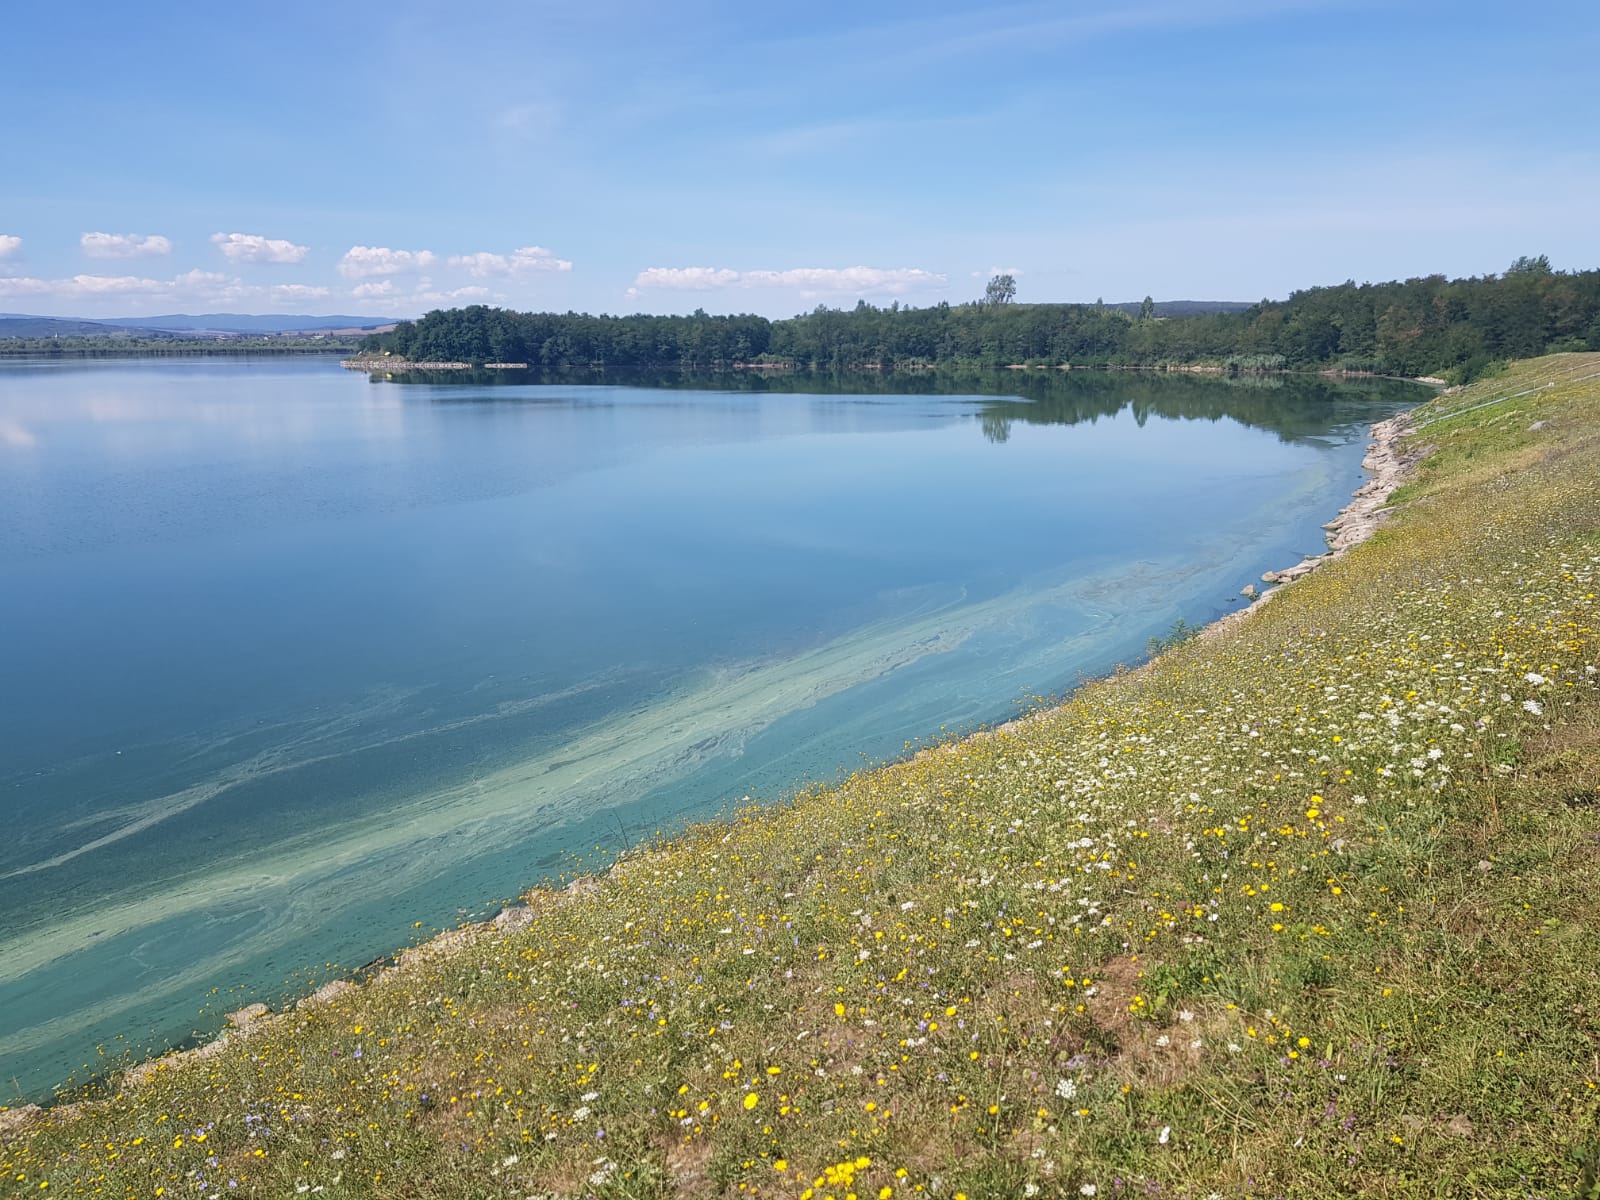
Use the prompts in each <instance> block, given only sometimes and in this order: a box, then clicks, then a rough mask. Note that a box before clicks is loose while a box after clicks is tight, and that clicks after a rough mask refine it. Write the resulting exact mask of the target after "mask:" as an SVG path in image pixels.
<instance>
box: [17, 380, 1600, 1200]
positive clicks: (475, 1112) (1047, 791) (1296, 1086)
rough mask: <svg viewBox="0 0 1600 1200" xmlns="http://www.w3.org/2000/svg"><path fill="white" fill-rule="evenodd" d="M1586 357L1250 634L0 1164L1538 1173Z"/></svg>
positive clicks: (302, 1188)
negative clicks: (1540, 423)
mask: <svg viewBox="0 0 1600 1200" xmlns="http://www.w3.org/2000/svg"><path fill="white" fill-rule="evenodd" d="M1596 373H1600V356H1595V355H1584V356H1579V355H1564V356H1557V357H1553V358H1547V359H1542V360H1539V361H1537V362H1533V363H1526V364H1520V365H1518V366H1516V367H1515V368H1514V369H1513V370H1512V371H1511V372H1510V373H1508V374H1506V375H1503V376H1500V377H1498V378H1496V379H1493V380H1490V381H1486V382H1484V383H1480V384H1478V385H1475V386H1474V387H1473V388H1471V389H1468V390H1467V391H1465V392H1462V393H1460V394H1457V395H1454V396H1450V397H1444V398H1441V399H1439V400H1436V401H1434V402H1433V403H1432V404H1431V405H1430V406H1428V408H1426V409H1424V410H1423V411H1422V412H1421V413H1419V418H1420V419H1421V420H1422V421H1425V422H1428V423H1427V424H1426V425H1425V426H1424V427H1423V428H1422V429H1421V431H1420V433H1419V434H1418V435H1417V440H1419V441H1424V442H1427V443H1430V444H1432V445H1434V446H1436V447H1437V449H1436V450H1435V452H1434V454H1433V455H1432V457H1431V458H1429V459H1428V460H1427V462H1426V463H1425V464H1424V466H1423V467H1422V468H1421V469H1420V471H1419V473H1418V475H1417V476H1416V478H1415V479H1414V481H1413V482H1412V483H1411V484H1410V485H1408V486H1407V487H1406V488H1405V489H1404V491H1403V493H1402V494H1401V495H1400V496H1399V497H1397V502H1400V503H1403V504H1404V508H1403V511H1402V512H1401V513H1400V514H1399V516H1398V517H1397V519H1396V520H1395V521H1393V522H1392V523H1391V524H1390V525H1389V526H1387V527H1386V528H1385V530H1383V531H1382V532H1380V533H1379V534H1378V535H1377V536H1376V537H1375V538H1374V539H1372V540H1371V541H1369V542H1368V543H1366V544H1365V545H1363V546H1361V547H1359V548H1358V549H1357V550H1355V551H1354V552H1352V553H1351V554H1350V555H1348V556H1347V557H1345V558H1344V559H1342V560H1340V561H1338V562H1336V563H1334V564H1333V565H1331V566H1329V567H1327V568H1325V569H1324V570H1323V571H1321V572H1319V573H1317V574H1315V575H1313V576H1311V577H1310V578H1309V579H1307V580H1305V581H1303V582H1301V583H1298V584H1295V585H1294V586H1293V587H1292V588H1290V589H1289V590H1288V591H1286V592H1285V593H1284V594H1283V595H1281V596H1279V597H1277V598H1275V599H1274V600H1273V601H1272V602H1271V603H1270V604H1268V605H1266V606H1265V608H1264V609H1263V610H1262V611H1261V612H1259V613H1258V614H1257V615H1256V616H1255V617H1254V618H1253V619H1251V620H1249V621H1245V622H1242V623H1240V624H1238V625H1236V626H1234V627H1233V628H1231V629H1228V630H1225V631H1223V632H1221V633H1220V634H1219V635H1218V636H1215V637H1211V638H1206V639H1201V640H1197V641H1193V642H1190V643H1187V644H1185V645H1183V646H1181V647H1179V648H1177V649H1175V650H1173V651H1171V652H1170V653H1168V654H1166V655H1164V656H1162V657H1161V658H1160V659H1159V660H1157V661H1156V663H1155V664H1153V665H1152V666H1151V667H1150V668H1149V669H1146V670H1143V671H1140V672H1137V673H1134V674H1130V675H1126V676H1123V677H1121V678H1118V679H1114V680H1111V681H1108V682H1105V683H1101V684H1096V685H1093V686H1090V687H1088V688H1086V689H1085V690H1084V691H1082V692H1081V693H1080V694H1079V695H1077V696H1076V697H1075V698H1074V699H1073V700H1072V701H1071V702H1070V703H1068V704H1066V705H1065V706H1063V707H1061V708H1060V709H1057V710H1053V711H1051V712H1049V713H1046V714H1042V715H1039V716H1037V717H1035V718H1033V719H1030V720H1028V721H1025V722H1023V723H1021V724H1020V725H1018V726H1017V727H1015V728H1012V729H1008V730H1006V731H1003V732H1000V733H997V734H993V735H989V736H982V737H978V738H974V739H971V740H968V741H965V742H961V743H957V744H953V745H950V746H948V747H944V748H940V749H937V750H933V751H930V752H928V753H925V754H922V755H920V756H918V757H917V758H916V759H914V760H913V761H910V762H906V763H902V764H900V765H897V766H893V767H889V768H886V769H882V770H877V771H871V772H866V773H863V774H860V775H858V776H856V777H854V778H853V779H851V780H850V781H848V782H847V783H845V784H844V785H843V786H841V787H839V788H837V789H835V790H832V791H829V792H826V793H820V794H815V795H807V796H803V797H801V798H799V799H797V800H796V801H795V802H793V803H791V804H785V805H783V806H780V807H779V808H777V809H775V810H766V811H760V812H754V811H752V812H750V813H747V814H743V815H741V816H739V817H738V818H737V819H736V820H734V821H732V822H731V823H729V824H726V825H717V826H709V827H701V828H697V829H695V830H693V831H691V832H689V833H687V834H685V835H684V836H681V837H678V838H675V839H673V840H671V841H670V842H668V843H666V844H664V845H660V846H657V847H655V848H653V849H652V850H650V851H649V852H648V853H645V854H640V855H635V856H632V857H630V858H628V859H626V860H625V861H624V862H623V863H621V864H620V865H619V866H618V868H617V869H616V870H615V871H614V872H613V873H612V874H611V876H610V877H609V878H605V879H602V880H599V881H597V882H596V883H594V884H593V885H592V886H586V887H583V888H579V889H574V890H571V891H568V892H566V893H562V894H559V895H550V894H537V895H534V896H532V897H531V906H530V909H529V910H528V913H527V917H528V920H527V923H526V924H525V926H524V927H522V928H520V929H515V930H506V931H487V930H481V931H476V932H469V933H464V934H459V935H456V940H457V944H456V945H454V946H453V947H435V948H434V949H433V950H432V951H429V952H426V953H423V954H420V955H418V956H416V958H415V960H414V961H412V962H411V963H409V964H408V965H407V966H406V967H404V968H403V969H401V970H399V971H397V972H394V973H392V974H390V975H388V976H386V977H385V978H383V979H381V980H379V981H377V982H375V983H372V984H368V985H366V986H364V987H361V988H359V989H352V990H350V991H348V992H345V993H344V994H342V995H340V996H337V997H336V998H333V999H332V1000H330V1001H328V1002H326V1003H322V1004H318V1005H315V1006H310V1005H308V1006H303V1007H302V1008H300V1009H297V1010H295V1011H293V1012H291V1013H290V1014H288V1015H287V1016H285V1017H283V1018H277V1019H270V1020H268V1021H264V1022H261V1023H259V1024H257V1025H255V1026H253V1027H251V1028H250V1029H249V1030H248V1031H247V1032H245V1033H243V1034H239V1035H236V1036H235V1037H234V1038H233V1039H232V1040H231V1042H230V1043H229V1044H228V1045H227V1046H225V1047H224V1048H223V1049H222V1050H221V1052H220V1053H217V1054H215V1055H213V1056H211V1057H209V1058H205V1059H200V1060H188V1061H185V1062H182V1063H181V1064H178V1065H174V1066H170V1067H164V1068H160V1069H157V1070H155V1071H153V1072H151V1073H150V1074H149V1078H148V1079H147V1080H146V1081H145V1082H143V1083H141V1084H139V1085H137V1086H135V1085H133V1084H131V1083H124V1084H123V1085H121V1086H117V1087H112V1088H110V1089H108V1090H107V1091H106V1092H105V1093H104V1094H103V1095H102V1097H101V1098H100V1099H97V1100H94V1101H92V1102H89V1103H86V1104H84V1105H82V1106H81V1107H79V1108H77V1109H75V1110H73V1111H71V1113H70V1114H69V1115H65V1116H63V1115H61V1112H60V1110H57V1112H56V1113H55V1114H51V1115H47V1116H45V1117H43V1118H38V1119H36V1120H35V1121H34V1122H33V1123H32V1124H31V1125H29V1126H27V1127H26V1128H24V1129H23V1130H21V1131H18V1132H15V1133H13V1134H11V1135H10V1139H11V1140H10V1141H9V1143H8V1144H6V1145H5V1146H4V1148H3V1149H0V1165H3V1167H4V1175H3V1178H4V1180H5V1181H6V1185H5V1186H6V1187H7V1188H9V1189H12V1190H13V1191H15V1192H16V1193H18V1194H37V1193H38V1192H39V1191H40V1190H45V1191H46V1192H47V1193H48V1194H51V1195H76V1194H79V1193H103V1194H112V1195H123V1194H129V1195H136V1196H156V1195H167V1196H207V1197H209V1196H228V1195H240V1194H242V1195H251V1196H273V1197H277V1196H292V1195H295V1194H306V1195H318V1196H323V1197H335V1196H357V1195H382V1196H396V1197H399V1196H406V1197H447V1196H448V1197H457V1196H485V1197H487V1196H580V1195H595V1196H641V1197H642V1196H658V1195H661V1196H671V1195H685V1196H701V1195H707V1196H709V1195H726V1196H735V1195H739V1194H750V1195H761V1196H792V1197H811V1198H812V1200H821V1198H822V1197H825V1196H830V1195H831V1196H834V1197H836V1198H838V1200H845V1198H846V1197H847V1196H850V1195H855V1196H858V1197H863V1198H865V1197H889V1196H897V1197H904V1196H910V1195H935V1196H940V1197H946V1198H949V1197H959V1196H962V1195H965V1196H966V1197H969V1198H971V1200H979V1198H980V1197H991V1196H996V1197H997V1196H1008V1197H1010V1196H1018V1195H1034V1194H1038V1195H1044V1196H1051V1195H1072V1196H1076V1195H1079V1194H1084V1195H1087V1194H1091V1189H1094V1194H1097V1195H1099V1196H1101V1197H1108V1196H1118V1195H1138V1196H1144V1195H1161V1196H1192V1197H1196V1198H1199V1197H1208V1196H1212V1195H1217V1196H1222V1197H1243V1196H1251V1197H1271V1196H1308V1197H1311V1196H1316V1197H1321V1196H1330V1195H1343V1194H1361V1195H1377V1196H1409V1195H1416V1196H1512V1195H1516V1196H1572V1195H1574V1194H1576V1193H1577V1191H1578V1189H1579V1187H1580V1184H1581V1182H1582V1179H1583V1175H1584V1172H1585V1166H1584V1156H1586V1155H1592V1154H1593V1152H1594V1148H1595V1147H1596V1146H1597V1145H1600V1130H1597V1126H1596V1117H1597V1114H1600V1090H1597V1084H1600V1058H1597V1054H1600V981H1597V973H1600V937H1596V936H1595V930H1594V900H1593V898H1594V896H1595V895H1597V894H1600V686H1597V676H1596V674H1595V667H1594V664H1595V660H1596V646H1597V645H1600V641H1597V628H1600V603H1597V601H1596V593H1597V592H1600V583H1597V576H1600V483H1597V481H1600V380H1595V379H1590V380H1583V379H1581V377H1582V376H1584V375H1589V374H1596ZM1551 379H1556V380H1558V381H1559V382H1558V383H1557V385H1556V386H1555V387H1551V388H1543V387H1542V386H1541V385H1542V384H1543V383H1545V382H1546V381H1547V380H1551ZM1536 387H1537V388H1539V390H1537V391H1536V392H1534V393H1533V394H1530V395H1526V396H1521V397H1518V398H1515V399H1509V400H1505V401H1503V402H1501V403H1497V404H1491V405H1489V406H1488V407H1478V406H1479V405H1482V404H1484V402H1486V401H1491V400H1495V399H1496V398H1498V397H1504V396H1512V395H1514V394H1515V393H1518V392H1521V391H1523V390H1525V389H1528V388H1536ZM1468 409H1471V410H1473V411H1465V410H1468ZM1450 412H1458V413H1460V414H1461V415H1459V416H1456V417H1447V416H1443V414H1446V413H1450ZM1440 418H1442V419H1440ZM1538 421H1546V422H1549V424H1548V425H1547V426H1546V427H1544V428H1541V429H1538V430H1530V429H1529V426H1530V425H1532V424H1534V423H1535V422H1538ZM47 1184H48V1187H46V1185H47ZM235 1184H236V1185H237V1188H236V1190H235V1188H234V1185H235Z"/></svg>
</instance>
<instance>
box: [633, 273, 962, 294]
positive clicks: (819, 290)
mask: <svg viewBox="0 0 1600 1200" xmlns="http://www.w3.org/2000/svg"><path fill="white" fill-rule="evenodd" d="M945 283H946V277H945V276H944V275H941V274H938V273H936V272H933V271H924V270H922V269H921V268H920V267H792V268H790V269H788V270H783V271H764V270H763V271H735V270H732V269H731V268H728V267H649V268H647V269H645V270H643V271H640V272H639V274H638V275H637V276H636V277H635V278H634V281H633V287H632V288H630V289H629V295H630V296H632V295H637V294H639V293H640V292H643V291H650V290H656V291H686V292H709V291H722V290H725V289H729V288H781V289H786V290H792V291H798V292H800V294H801V295H803V296H818V295H823V294H830V293H838V294H851V295H858V296H866V295H884V296H898V295H903V294H905V293H906V292H911V291H924V290H929V289H933V288H941V287H943V286H944V285H945Z"/></svg>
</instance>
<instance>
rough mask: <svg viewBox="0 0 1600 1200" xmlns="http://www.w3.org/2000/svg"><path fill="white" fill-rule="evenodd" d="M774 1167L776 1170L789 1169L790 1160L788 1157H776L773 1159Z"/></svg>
mask: <svg viewBox="0 0 1600 1200" xmlns="http://www.w3.org/2000/svg"><path fill="white" fill-rule="evenodd" d="M772 1169H773V1170H774V1171H787V1170H788V1169H789V1160H788V1159H786V1158H775V1159H773V1160H772Z"/></svg>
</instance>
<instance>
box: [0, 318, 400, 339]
mask: <svg viewBox="0 0 1600 1200" xmlns="http://www.w3.org/2000/svg"><path fill="white" fill-rule="evenodd" d="M394 323H395V318H393V317H353V316H348V315H335V316H323V317H306V316H293V315H272V314H266V315H260V316H256V315H251V314H249V313H203V314H201V315H198V316H193V315H190V314H188V313H171V314H168V315H165V316H157V317H104V318H93V317H38V316H32V315H30V314H28V313H0V338H8V337H19V338H20V337H147V338H148V337H184V338H220V337H261V336H263V335H266V336H271V335H274V334H294V333H331V332H335V331H337V332H343V333H354V332H358V331H361V332H370V331H374V330H379V329H383V328H385V327H390V326H393V325H394Z"/></svg>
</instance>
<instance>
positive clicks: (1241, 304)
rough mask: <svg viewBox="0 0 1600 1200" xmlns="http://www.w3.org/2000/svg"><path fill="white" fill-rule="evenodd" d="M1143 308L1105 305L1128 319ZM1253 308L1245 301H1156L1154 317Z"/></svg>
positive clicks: (1133, 304) (1128, 303)
mask: <svg viewBox="0 0 1600 1200" xmlns="http://www.w3.org/2000/svg"><path fill="white" fill-rule="evenodd" d="M1143 306H1144V301H1142V300H1124V301H1121V302H1119V303H1117V304H1108V305H1106V307H1107V308H1114V309H1116V310H1117V311H1118V312H1125V313H1127V314H1128V315H1129V316H1130V317H1137V316H1138V315H1139V309H1140V308H1142V307H1143ZM1254 307H1255V304H1254V303H1253V302H1251V301H1247V300H1157V301H1156V305H1155V315H1156V316H1158V317H1198V316H1202V315H1204V314H1205V313H1240V312H1244V311H1245V310H1246V309H1249V308H1254Z"/></svg>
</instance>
